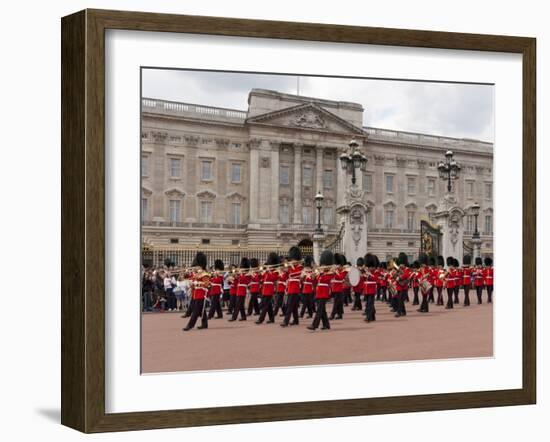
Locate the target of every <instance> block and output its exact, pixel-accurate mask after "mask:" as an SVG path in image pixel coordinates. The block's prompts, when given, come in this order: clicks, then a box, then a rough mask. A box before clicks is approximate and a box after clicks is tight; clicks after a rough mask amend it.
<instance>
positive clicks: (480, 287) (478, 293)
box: [476, 285, 483, 304]
mask: <svg viewBox="0 0 550 442" xmlns="http://www.w3.org/2000/svg"><path fill="white" fill-rule="evenodd" d="M482 293H483V286H481V285H476V294H477V303H478V304H482V303H483V299H482V298H481V294H482Z"/></svg>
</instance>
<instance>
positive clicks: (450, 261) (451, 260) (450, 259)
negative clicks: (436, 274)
mask: <svg viewBox="0 0 550 442" xmlns="http://www.w3.org/2000/svg"><path fill="white" fill-rule="evenodd" d="M454 265H455V259H454V258H453V257H452V256H447V267H450V266H454Z"/></svg>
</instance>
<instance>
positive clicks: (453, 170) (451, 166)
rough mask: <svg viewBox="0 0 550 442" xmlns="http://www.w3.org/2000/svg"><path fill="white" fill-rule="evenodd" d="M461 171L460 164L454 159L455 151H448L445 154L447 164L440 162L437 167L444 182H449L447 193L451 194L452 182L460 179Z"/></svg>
mask: <svg viewBox="0 0 550 442" xmlns="http://www.w3.org/2000/svg"><path fill="white" fill-rule="evenodd" d="M460 169H461V167H460V164H458V163H457V162H456V161H455V160H454V159H453V151H452V150H448V151H447V153H445V162H440V163H439V164H438V165H437V170H439V177H440V178H441V179H442V180H446V181H447V192H449V193H451V190H452V184H451V183H452V180H456V179H457V178H458V175H459V172H460Z"/></svg>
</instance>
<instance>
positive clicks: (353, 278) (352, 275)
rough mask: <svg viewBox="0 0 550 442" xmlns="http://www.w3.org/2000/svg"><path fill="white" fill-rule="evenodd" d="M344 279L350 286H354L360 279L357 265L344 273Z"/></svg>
mask: <svg viewBox="0 0 550 442" xmlns="http://www.w3.org/2000/svg"><path fill="white" fill-rule="evenodd" d="M346 281H347V282H348V284H349V285H351V286H352V287H355V286H356V285H358V284H359V282H360V281H361V272H360V271H359V269H358V268H357V267H350V268H349V269H348V273H347V274H346Z"/></svg>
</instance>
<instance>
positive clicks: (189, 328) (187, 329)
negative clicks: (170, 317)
mask: <svg viewBox="0 0 550 442" xmlns="http://www.w3.org/2000/svg"><path fill="white" fill-rule="evenodd" d="M182 330H183V331H189V330H191V327H184V328H182Z"/></svg>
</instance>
